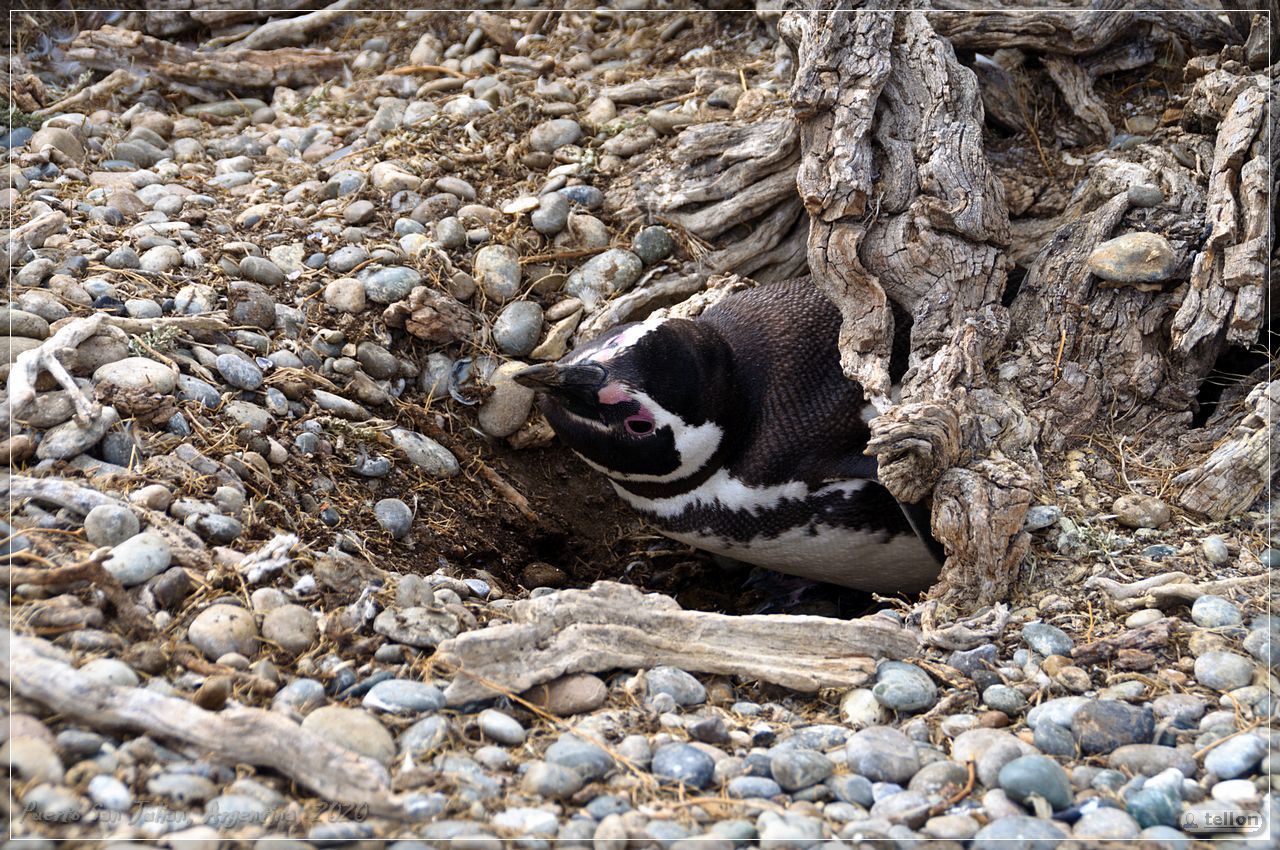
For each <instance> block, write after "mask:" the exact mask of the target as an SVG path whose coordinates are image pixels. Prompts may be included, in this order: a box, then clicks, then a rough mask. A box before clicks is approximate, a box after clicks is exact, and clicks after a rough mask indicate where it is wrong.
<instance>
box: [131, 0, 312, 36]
mask: <svg viewBox="0 0 1280 850" xmlns="http://www.w3.org/2000/svg"><path fill="white" fill-rule="evenodd" d="M308 5H309V4H308V3H307V2H305V0H174V2H171V3H167V4H166V7H167V8H165V9H162V10H161V9H151V10H148V11H147V16H146V20H145V23H144V28H145V29H146V31H147V32H148V33H149V34H151V35H156V36H174V35H180V34H182V33H185V32H190V31H191V30H193V29H198V28H200V27H209V28H211V29H217V28H218V27H227V26H232V25H234V24H242V23H248V22H252V21H260V20H264V19H266V18H269V17H271V16H272V15H278V14H280V13H281V12H287V11H291V10H294V9H305V8H306V7H307V6H308Z"/></svg>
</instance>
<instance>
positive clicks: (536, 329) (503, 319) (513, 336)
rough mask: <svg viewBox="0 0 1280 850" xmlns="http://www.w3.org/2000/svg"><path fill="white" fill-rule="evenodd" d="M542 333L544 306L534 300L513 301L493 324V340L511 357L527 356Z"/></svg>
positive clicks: (500, 349) (499, 348) (503, 309)
mask: <svg viewBox="0 0 1280 850" xmlns="http://www.w3.org/2000/svg"><path fill="white" fill-rule="evenodd" d="M541 335H542V308H541V307H540V306H538V305H537V304H536V303H534V302H533V301H512V302H511V303H510V304H508V305H507V306H506V307H504V308H502V312H501V313H499V314H498V318H497V320H496V321H495V322H494V324H493V341H494V342H495V343H496V344H497V346H498V350H499V351H501V352H502V353H503V354H506V355H507V356H509V357H527V356H528V355H529V353H530V352H532V351H533V349H534V347H535V346H536V345H537V344H538V338H539V337H540V336H541Z"/></svg>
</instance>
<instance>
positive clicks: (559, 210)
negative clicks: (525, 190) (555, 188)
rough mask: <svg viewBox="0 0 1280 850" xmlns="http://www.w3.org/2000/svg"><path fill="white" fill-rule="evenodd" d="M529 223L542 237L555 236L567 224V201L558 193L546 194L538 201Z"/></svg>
mask: <svg viewBox="0 0 1280 850" xmlns="http://www.w3.org/2000/svg"><path fill="white" fill-rule="evenodd" d="M529 223H530V224H531V225H532V226H533V229H534V230H536V231H538V232H539V233H541V234H542V235H543V236H555V235H556V234H557V233H559V232H560V231H562V230H564V228H565V225H567V224H568V223H569V199H568V198H566V197H565V196H564V195H562V194H560V193H559V192H548V193H546V194H545V195H543V196H542V197H540V198H539V199H538V208H537V209H536V210H534V211H533V213H532V214H530V216H529Z"/></svg>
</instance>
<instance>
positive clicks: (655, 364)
mask: <svg viewBox="0 0 1280 850" xmlns="http://www.w3.org/2000/svg"><path fill="white" fill-rule="evenodd" d="M514 377H515V380H516V381H518V382H519V383H521V384H523V385H525V386H527V387H532V388H533V389H536V390H539V391H540V392H541V394H542V397H541V400H540V407H541V409H542V412H543V414H544V415H545V416H546V417H547V421H548V422H550V423H551V427H552V428H553V429H555V432H556V435H557V436H558V437H559V438H560V440H561V441H562V442H564V443H565V444H566V445H567V446H568V447H569V448H571V449H573V450H574V451H575V452H577V453H578V455H580V456H581V457H582V458H583V459H584V460H585V461H586V462H587V463H588V464H590V465H591V466H592V467H594V468H596V469H597V470H599V471H600V472H603V473H604V474H606V475H608V476H609V477H610V478H613V479H615V480H617V481H635V482H668V481H679V480H680V479H682V478H686V477H688V476H690V475H693V474H695V473H697V472H698V470H700V469H703V468H704V467H705V466H706V465H707V464H709V463H712V462H713V460H714V458H715V456H716V454H717V452H719V451H720V450H721V449H722V447H724V445H725V436H726V433H727V429H728V426H729V425H730V424H731V422H732V419H733V413H732V404H733V400H734V398H735V394H734V388H733V386H732V369H731V352H730V351H729V347H728V345H727V344H725V342H724V341H723V339H721V338H720V336H719V334H717V333H716V332H715V331H714V330H712V329H710V328H707V327H705V326H703V325H700V324H697V323H695V322H691V321H688V320H686V319H651V320H647V321H644V322H638V323H633V324H628V325H621V326H619V327H617V328H614V329H613V330H612V331H611V332H610V333H608V334H607V335H605V336H602V337H601V338H599V339H597V340H593V341H592V342H591V343H589V344H588V345H586V346H584V347H582V348H580V349H578V350H577V351H575V352H573V353H572V354H570V355H569V356H567V357H565V358H563V359H561V360H559V361H557V362H555V363H544V364H540V365H537V366H531V367H529V368H528V369H524V370H522V371H520V372H517V373H516V375H515V376H514Z"/></svg>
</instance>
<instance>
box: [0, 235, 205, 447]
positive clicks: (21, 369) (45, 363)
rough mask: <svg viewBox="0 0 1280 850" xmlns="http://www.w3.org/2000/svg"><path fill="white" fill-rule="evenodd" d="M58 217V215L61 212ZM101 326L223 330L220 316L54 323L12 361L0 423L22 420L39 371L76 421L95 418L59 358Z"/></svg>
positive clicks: (93, 407)
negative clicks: (67, 399)
mask: <svg viewBox="0 0 1280 850" xmlns="http://www.w3.org/2000/svg"><path fill="white" fill-rule="evenodd" d="M58 215H59V216H61V213H58ZM104 326H107V327H115V328H119V329H120V330H122V331H124V332H125V333H128V334H143V333H149V332H150V331H153V330H155V329H156V328H176V329H178V330H183V331H193V330H201V331H217V330H226V327H227V324H226V321H225V318H224V316H223V314H222V313H211V314H208V315H204V316H161V317H157V318H154V319H130V318H124V317H117V316H110V315H108V314H106V313H93V314H92V315H89V316H83V317H79V318H71V319H66V320H63V321H62V322H61V323H55V325H54V326H53V327H52V328H51V330H52V331H53V335H52V336H50V337H49V338H48V339H46V340H44V341H43V342H41V343H40V345H38V346H37V347H35V348H33V349H31V350H30V351H24V352H22V353H21V354H19V355H18V356H17V358H15V360H14V363H13V368H12V370H11V371H10V372H9V382H8V386H7V390H8V392H7V398H6V400H5V402H4V404H3V406H0V422H13V421H18V420H21V419H22V417H23V415H24V413H25V412H26V409H27V407H28V405H30V404H31V403H32V402H33V401H35V397H36V381H37V379H38V378H39V377H40V373H41V372H48V373H49V374H50V375H52V376H53V378H54V380H56V381H57V382H58V384H59V385H61V386H62V388H63V389H65V390H66V391H67V392H68V393H69V394H70V396H71V399H72V401H74V402H75V406H76V417H77V418H78V419H80V420H82V421H87V420H89V419H92V418H94V417H95V416H97V414H98V410H99V405H98V404H97V402H95V401H93V400H92V399H89V398H87V397H86V396H85V395H84V393H83V392H82V391H81V390H80V388H79V387H78V386H77V385H76V382H75V379H74V378H72V377H71V375H70V373H68V372H67V369H66V367H65V366H63V365H62V360H61V358H63V357H66V356H68V354H69V353H71V352H74V351H75V349H76V348H77V347H78V346H79V345H80V344H81V343H83V342H85V341H86V340H88V339H90V338H91V337H93V336H94V335H95V334H97V333H98V332H99V330H100V329H101V328H102V327H104Z"/></svg>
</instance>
